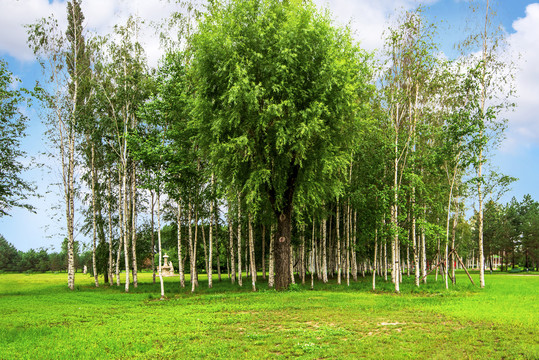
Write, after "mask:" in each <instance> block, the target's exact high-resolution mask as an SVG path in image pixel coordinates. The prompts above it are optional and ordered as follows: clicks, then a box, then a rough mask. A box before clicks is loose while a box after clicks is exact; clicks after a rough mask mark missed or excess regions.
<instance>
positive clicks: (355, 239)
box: [352, 210, 357, 281]
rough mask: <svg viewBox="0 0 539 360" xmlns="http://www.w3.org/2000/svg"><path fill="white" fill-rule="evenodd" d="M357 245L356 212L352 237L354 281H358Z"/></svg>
mask: <svg viewBox="0 0 539 360" xmlns="http://www.w3.org/2000/svg"><path fill="white" fill-rule="evenodd" d="M356 243H357V210H354V232H353V236H352V276H353V278H354V281H357V258H356Z"/></svg>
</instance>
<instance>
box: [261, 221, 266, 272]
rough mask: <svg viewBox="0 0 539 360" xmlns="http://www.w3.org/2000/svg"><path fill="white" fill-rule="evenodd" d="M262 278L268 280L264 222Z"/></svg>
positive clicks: (263, 226)
mask: <svg viewBox="0 0 539 360" xmlns="http://www.w3.org/2000/svg"><path fill="white" fill-rule="evenodd" d="M262 279H264V280H266V225H264V224H262Z"/></svg>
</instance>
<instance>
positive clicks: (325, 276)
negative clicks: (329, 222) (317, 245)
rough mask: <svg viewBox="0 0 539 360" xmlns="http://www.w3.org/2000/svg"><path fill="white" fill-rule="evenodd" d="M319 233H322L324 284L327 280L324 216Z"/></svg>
mask: <svg viewBox="0 0 539 360" xmlns="http://www.w3.org/2000/svg"><path fill="white" fill-rule="evenodd" d="M320 227H321V229H320V232H321V235H322V251H321V257H322V259H321V260H322V281H323V282H324V284H327V282H328V261H327V249H326V217H325V216H324V218H323V219H322V224H321V225H320Z"/></svg>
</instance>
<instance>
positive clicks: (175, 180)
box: [0, 0, 539, 296]
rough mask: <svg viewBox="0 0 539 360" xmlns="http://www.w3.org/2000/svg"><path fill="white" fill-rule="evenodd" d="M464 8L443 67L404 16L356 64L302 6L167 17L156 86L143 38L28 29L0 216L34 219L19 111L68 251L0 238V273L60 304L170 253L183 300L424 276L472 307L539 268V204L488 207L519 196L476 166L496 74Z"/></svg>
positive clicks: (200, 10) (489, 133) (488, 141)
mask: <svg viewBox="0 0 539 360" xmlns="http://www.w3.org/2000/svg"><path fill="white" fill-rule="evenodd" d="M475 5H476V4H472V6H475ZM481 5H483V6H479V5H477V6H478V7H477V8H474V10H475V12H476V13H477V14H480V16H479V18H480V19H481V22H480V23H481V26H480V27H479V30H478V31H477V32H470V34H469V37H468V38H467V40H466V41H465V42H463V43H460V44H457V45H458V46H457V47H458V48H459V50H460V52H461V56H459V57H457V58H456V59H446V58H444V57H442V56H440V52H439V48H438V43H437V37H436V24H431V23H428V22H427V21H426V19H425V18H424V16H423V9H422V8H421V7H419V8H418V9H416V10H415V11H406V12H403V13H402V14H401V15H400V17H398V19H397V20H395V22H394V23H393V25H392V26H391V27H390V28H389V29H388V31H387V32H386V37H385V47H384V49H381V50H380V53H379V54H377V55H376V56H374V55H373V54H369V53H367V52H366V51H364V50H362V48H361V44H357V42H356V41H355V40H354V38H353V36H352V34H351V32H350V30H349V29H347V28H342V27H339V26H337V25H335V24H334V22H333V20H332V18H331V15H330V14H329V13H328V12H326V11H324V10H323V9H319V8H317V7H316V6H315V5H314V4H313V3H311V2H310V1H285V2H281V1H270V0H250V1H225V2H222V3H221V2H218V1H209V2H208V3H204V4H199V3H194V2H193V3H191V2H182V3H179V4H178V13H177V14H175V16H174V17H173V18H171V19H169V20H170V21H169V22H167V23H166V24H160V26H159V27H158V31H159V32H160V41H161V42H162V46H163V47H164V48H165V49H166V56H165V57H164V58H163V59H162V60H161V61H160V63H159V66H158V67H157V68H152V67H150V66H149V64H148V62H147V58H146V54H145V50H144V48H143V47H142V46H141V44H140V43H139V41H138V32H139V29H140V25H141V22H142V21H143V20H142V19H141V18H139V17H135V16H133V17H131V18H130V19H129V20H128V21H127V22H126V23H125V24H119V25H117V26H116V27H115V30H114V32H113V33H111V34H109V35H108V36H97V35H94V34H92V33H90V32H87V31H86V30H85V28H84V14H83V13H82V10H81V7H80V1H76V0H74V1H70V2H68V3H67V9H66V10H67V15H66V16H67V20H68V21H67V23H68V26H67V28H66V29H63V28H61V27H60V25H59V23H58V22H57V21H56V20H55V19H53V18H44V19H42V20H40V21H38V22H36V23H34V24H32V25H29V26H28V43H29V45H30V47H31V48H32V49H33V51H34V54H35V56H36V59H37V60H38V61H39V62H40V64H41V65H42V68H43V74H44V79H46V80H47V81H44V82H42V83H40V84H38V85H37V86H36V87H35V88H34V89H31V90H12V89H11V88H10V87H9V81H7V80H4V79H9V78H10V76H11V74H9V72H8V70H7V67H6V64H5V62H1V63H0V65H1V68H0V69H1V75H2V79H3V80H2V83H1V89H2V101H3V102H2V110H1V111H2V119H7V120H8V122H7V123H6V125H4V123H2V128H0V130H1V131H2V134H3V135H4V134H5V135H6V136H5V137H3V138H2V142H1V143H0V145H1V146H2V150H3V151H2V154H3V155H2V159H1V161H2V168H3V169H4V168H6V169H10V171H5V172H4V171H3V172H2V179H1V181H2V186H1V187H0V190H1V192H0V196H1V197H0V210H1V211H2V215H8V214H9V211H10V209H12V208H13V207H18V206H24V207H29V208H31V206H30V205H29V203H30V201H29V199H28V198H27V196H28V195H27V194H29V193H31V192H32V185H31V184H28V183H26V182H24V181H23V180H21V179H20V178H19V175H18V174H20V172H21V171H23V170H24V168H25V167H24V166H23V165H22V164H21V163H20V158H21V156H24V152H23V151H22V150H20V149H19V146H18V144H19V142H18V139H19V138H20V137H21V136H22V134H23V132H24V127H25V121H26V120H27V119H26V118H25V116H24V115H23V114H22V113H20V112H19V111H18V110H17V106H18V105H19V104H22V103H23V102H24V101H25V98H26V97H27V96H29V95H27V94H31V96H32V97H33V99H34V101H35V102H39V104H40V105H39V106H41V108H42V110H43V118H44V119H46V120H45V121H46V122H47V124H48V129H49V131H48V133H47V135H48V138H49V141H50V144H51V149H53V150H52V152H51V154H50V155H51V156H54V157H56V158H57V159H58V160H59V163H60V164H61V172H62V184H61V185H62V186H61V187H62V190H63V198H64V204H63V212H64V213H65V216H63V217H64V220H63V221H65V229H66V234H65V241H64V245H63V246H62V250H61V251H60V252H59V253H50V252H47V249H38V250H30V251H27V252H20V251H17V250H16V249H15V247H14V246H13V245H12V244H10V243H8V242H7V241H6V240H5V239H4V238H3V237H0V270H2V271H49V270H50V271H67V273H68V278H69V282H68V285H69V287H70V288H71V289H73V288H74V286H75V272H76V270H77V269H82V268H83V267H84V266H86V267H87V268H88V269H89V271H90V272H91V273H92V274H94V276H95V285H96V286H99V285H100V282H102V281H104V282H105V283H109V284H116V285H118V286H120V284H121V283H123V284H124V286H125V291H129V287H130V285H132V286H134V287H137V286H138V278H137V277H138V272H139V271H140V270H142V269H144V270H151V271H153V274H154V276H153V279H154V281H156V276H157V275H159V273H160V271H159V269H160V267H159V265H160V264H162V260H161V259H162V256H163V255H164V254H165V253H167V254H168V255H169V256H170V260H171V261H172V262H173V264H174V267H175V268H176V269H177V270H178V272H179V282H180V283H181V286H182V287H183V286H186V281H189V282H190V284H189V285H190V286H191V290H192V291H195V289H196V287H197V286H198V280H197V279H198V273H199V272H203V273H206V274H207V275H208V286H209V287H212V279H213V277H212V273H216V274H217V278H218V279H219V280H221V276H222V275H224V274H226V275H227V278H229V279H230V281H231V282H232V283H237V284H239V285H240V286H241V285H243V282H244V281H246V278H245V277H246V276H247V277H250V279H249V280H250V285H251V286H252V288H253V290H256V289H257V286H258V285H257V282H260V279H259V277H260V275H259V273H261V277H262V279H263V280H264V281H265V280H266V279H267V281H268V285H269V286H270V287H275V288H277V289H283V288H288V287H289V286H290V284H293V283H294V282H299V281H301V282H303V283H305V282H308V281H311V284H314V280H315V279H316V280H317V281H321V282H324V283H325V282H328V278H336V279H337V282H338V283H339V284H341V283H345V282H346V283H347V284H349V283H350V281H354V280H356V279H357V277H358V276H365V275H366V274H369V275H372V277H373V288H374V287H375V286H376V276H381V277H384V279H385V280H387V279H388V278H389V277H390V278H391V281H392V282H393V284H394V289H395V291H397V292H398V291H399V284H400V283H401V281H402V274H403V273H404V274H408V275H413V276H414V277H415V284H416V286H419V285H420V283H421V282H422V281H424V280H425V277H426V274H427V272H428V271H429V270H436V271H441V272H442V273H443V276H444V279H445V281H446V287H447V286H448V283H449V282H451V280H454V279H455V272H454V271H455V268H456V267H458V268H462V267H467V268H478V269H479V271H480V282H481V286H482V287H483V286H484V271H485V269H490V270H491V271H494V270H506V271H507V270H508V269H509V268H512V269H515V268H531V269H533V268H535V269H537V268H538V266H539V203H538V202H536V201H535V200H533V199H532V198H531V197H529V196H526V197H524V198H523V199H522V200H520V201H519V200H517V199H513V200H512V201H511V202H509V203H508V204H501V203H500V202H499V201H500V198H501V196H502V195H503V194H505V193H506V192H507V191H508V190H509V188H510V186H511V183H512V182H513V181H514V180H515V179H514V178H512V177H511V176H508V175H504V174H500V173H498V172H496V171H495V169H494V168H493V167H492V166H491V165H492V164H491V163H490V162H489V160H490V157H491V154H492V151H493V150H494V149H495V148H496V147H497V146H498V145H499V143H500V141H501V139H503V132H504V129H505V120H504V119H503V116H502V114H503V113H504V112H505V111H506V110H507V109H510V108H511V107H512V106H513V104H512V101H513V94H512V86H511V79H512V77H511V75H512V72H513V70H514V69H513V68H512V64H511V63H507V62H505V61H504V57H503V54H504V51H506V48H505V47H504V46H505V43H504V39H503V33H502V32H500V31H499V27H498V26H497V24H496V22H495V17H494V13H493V11H492V8H491V7H490V6H489V2H488V1H487V2H486V3H481ZM470 11H471V10H470ZM156 41H157V40H156ZM4 104H6V105H4ZM8 104H10V105H9V106H8ZM4 138H5V139H7V140H8V141H5V140H4ZM4 149H5V151H4ZM77 204H80V207H79V206H78V205H77ZM470 204H475V205H473V206H472V207H471V206H470ZM76 212H79V213H81V214H82V215H83V216H84V223H83V224H82V225H81V226H80V230H81V231H83V232H84V233H85V234H86V235H87V236H88V237H89V238H90V239H91V241H90V242H89V243H87V244H84V243H79V242H77V241H75V236H74V233H75V231H76V229H75V227H76V226H77V225H76V223H75V221H74V218H75V216H76ZM122 272H123V276H122ZM187 274H188V275H189V276H187V277H186V275H187ZM99 275H102V277H101V278H100V277H99ZM161 294H162V296H164V288H163V281H162V279H161Z"/></svg>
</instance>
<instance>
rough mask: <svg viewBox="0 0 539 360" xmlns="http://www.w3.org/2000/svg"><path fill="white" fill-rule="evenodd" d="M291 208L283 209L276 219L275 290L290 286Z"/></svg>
mask: <svg viewBox="0 0 539 360" xmlns="http://www.w3.org/2000/svg"><path fill="white" fill-rule="evenodd" d="M291 216H292V208H291V207H287V208H285V209H284V210H283V211H282V212H281V213H280V214H279V216H278V217H277V220H278V221H277V234H276V241H275V243H274V246H275V249H274V252H275V289H276V290H285V289H288V287H289V286H290V280H291V279H290V240H291V236H290V235H291V234H290V233H291V231H290V230H291Z"/></svg>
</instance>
